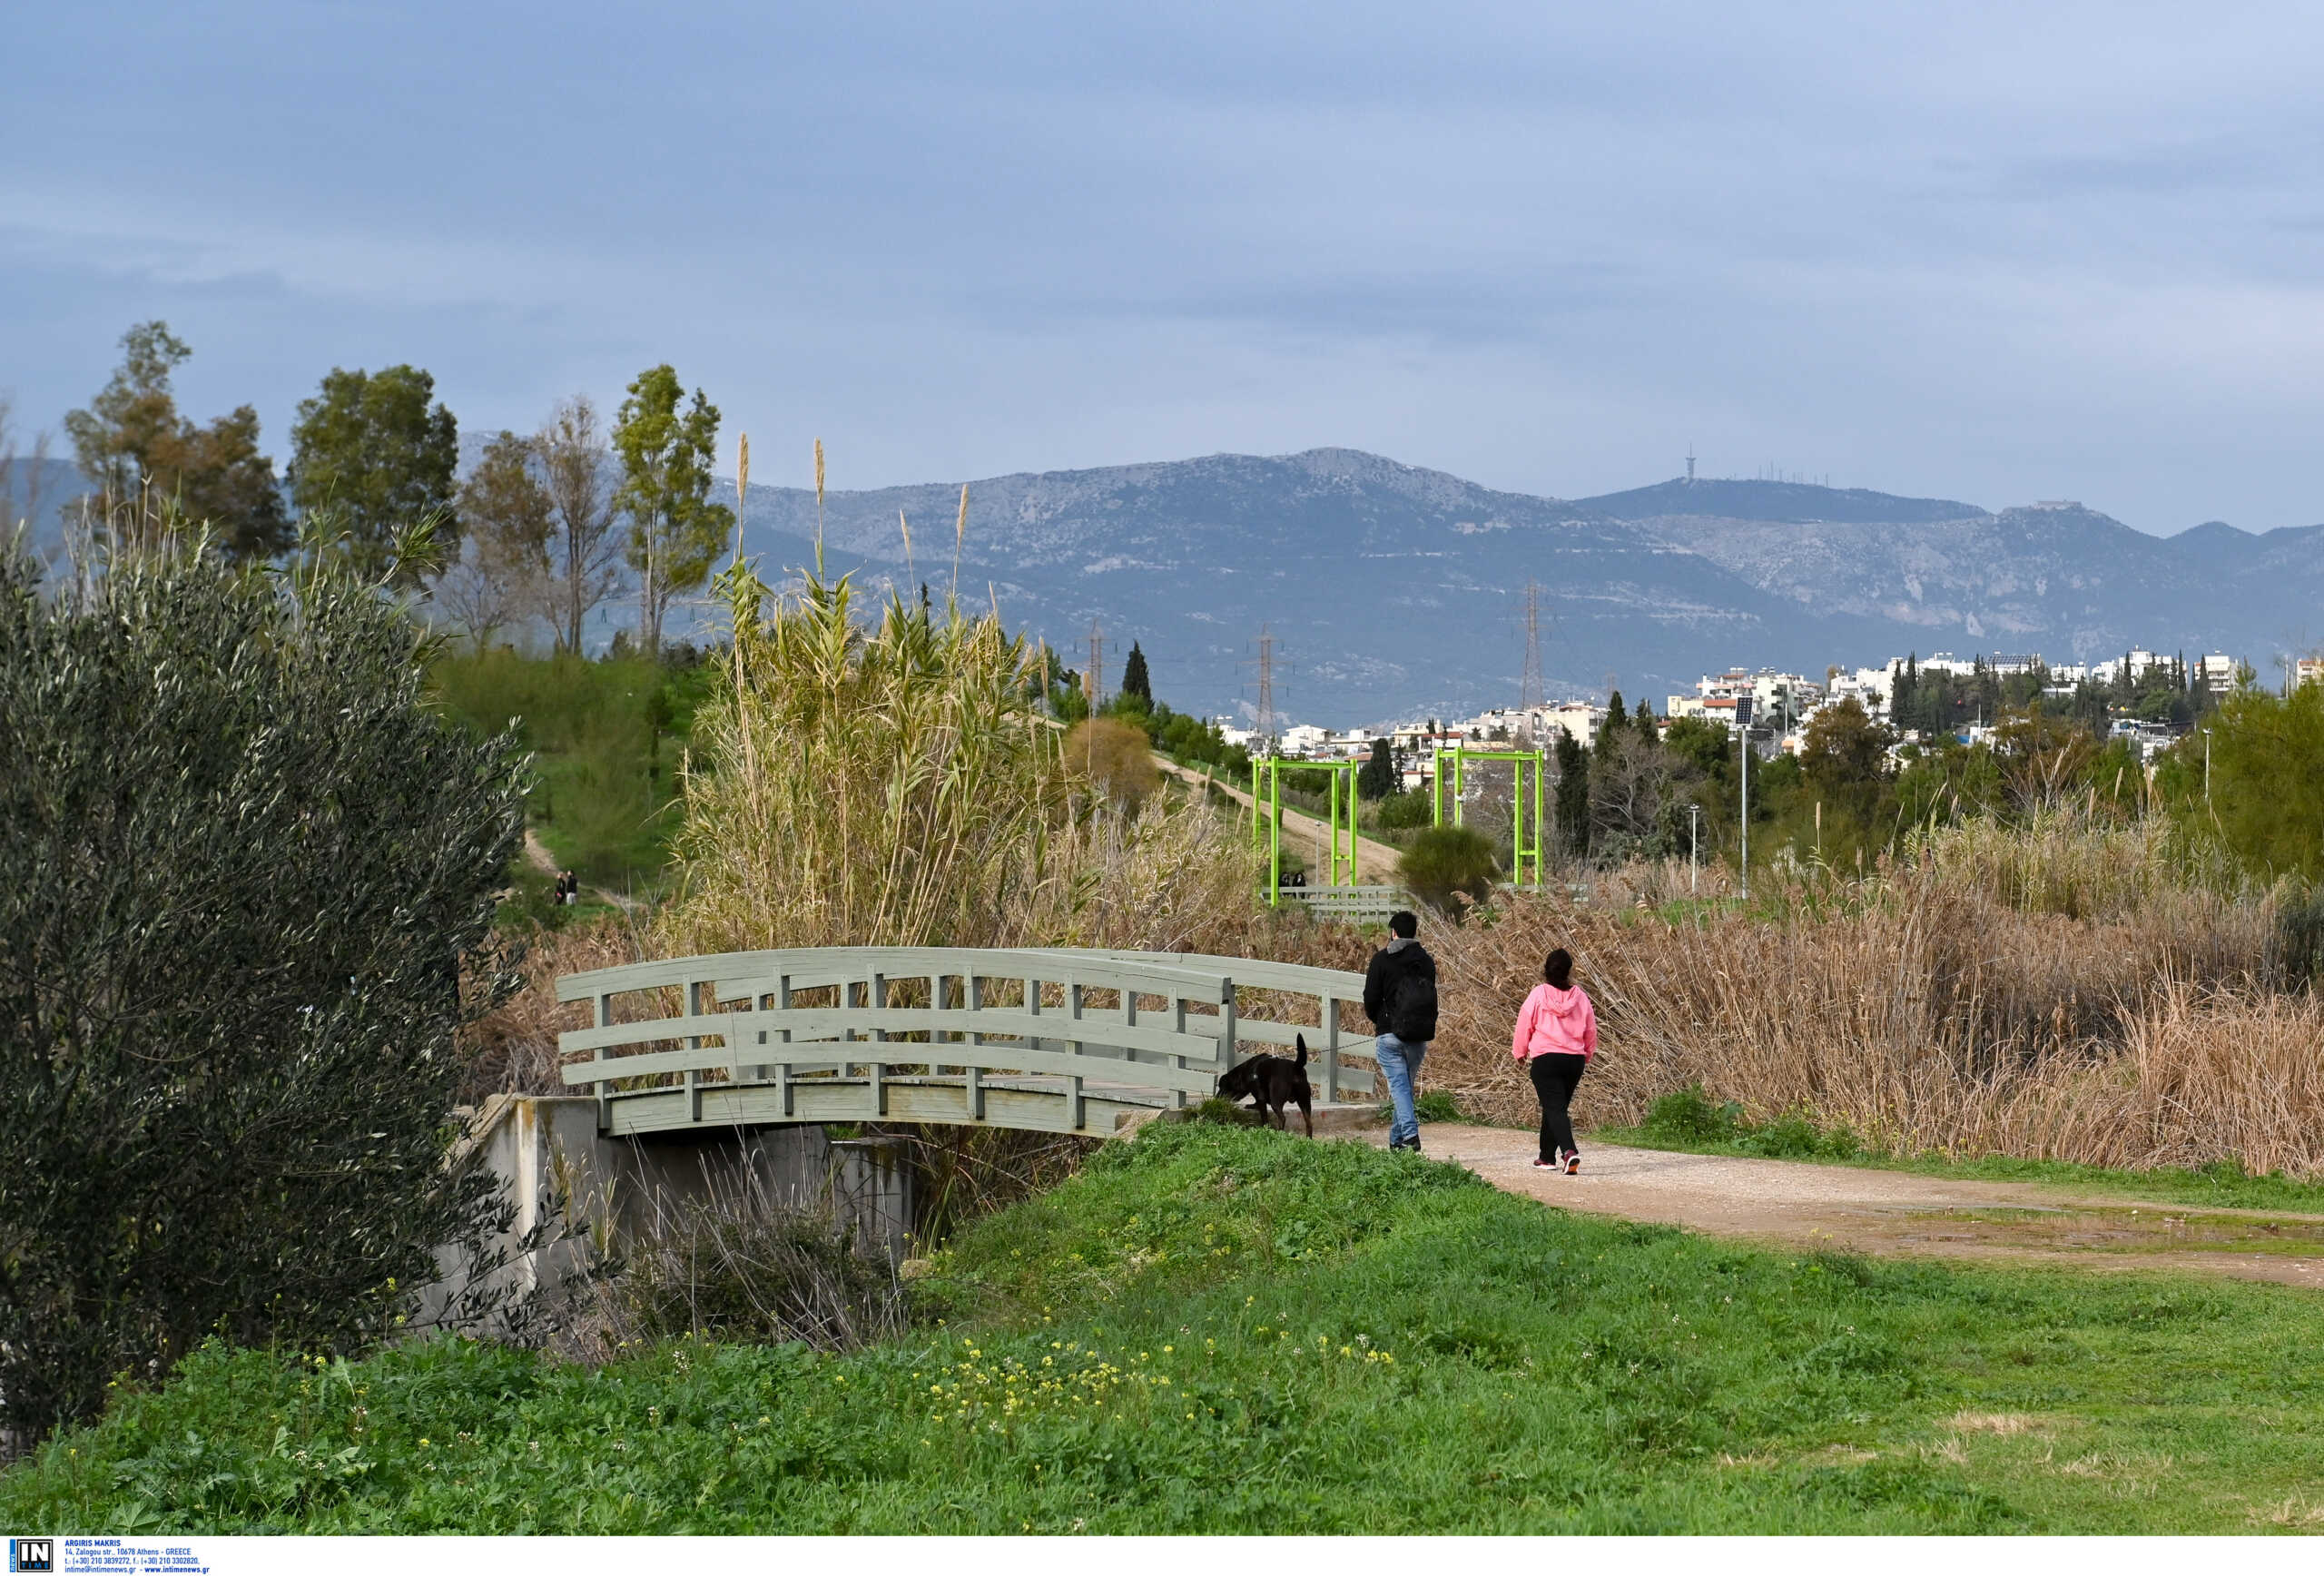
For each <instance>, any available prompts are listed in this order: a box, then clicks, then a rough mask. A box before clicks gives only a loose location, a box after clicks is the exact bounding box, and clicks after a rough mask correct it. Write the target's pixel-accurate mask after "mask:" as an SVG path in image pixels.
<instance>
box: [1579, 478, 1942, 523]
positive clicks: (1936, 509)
mask: <svg viewBox="0 0 2324 1577" xmlns="http://www.w3.org/2000/svg"><path fill="white" fill-rule="evenodd" d="M1573 507H1574V508H1576V509H1586V510H1588V511H1590V513H1591V514H1593V515H1601V516H1604V517H1606V518H1608V519H1610V520H1658V519H1662V518H1666V517H1686V516H1699V517H1706V518H1709V519H1718V520H1766V521H1771V522H1779V523H1786V524H1794V525H1799V524H1807V523H1811V522H1822V521H1827V520H1828V521H1835V522H1846V523H1849V524H1866V523H1879V524H1884V525H1909V524H1911V523H1913V522H1915V521H1925V520H1962V519H1966V518H1969V517H1973V516H1982V515H1984V510H1983V509H1980V508H1977V507H1976V506H1975V505H1974V504H1964V503H1961V502H1959V501H1958V500H1957V499H1953V498H1897V497H1896V495H1895V494H1893V493H1875V492H1872V491H1870V490H1869V489H1866V488H1818V487H1814V486H1811V485H1809V484H1807V483H1804V482H1747V481H1743V480H1740V479H1738V478H1704V479H1702V480H1700V481H1696V482H1689V481H1688V480H1686V479H1685V478H1678V479H1676V480H1673V481H1668V482H1657V483H1656V484H1655V485H1654V486H1652V487H1651V488H1631V489H1630V491H1629V492H1627V493H1601V494H1600V495H1599V496H1598V497H1597V498H1576V499H1575V500H1574V501H1573Z"/></svg>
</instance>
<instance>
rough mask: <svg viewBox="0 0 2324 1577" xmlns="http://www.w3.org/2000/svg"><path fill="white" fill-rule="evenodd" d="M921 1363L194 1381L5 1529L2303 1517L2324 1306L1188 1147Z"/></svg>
mask: <svg viewBox="0 0 2324 1577" xmlns="http://www.w3.org/2000/svg"><path fill="white" fill-rule="evenodd" d="M919 1292H920V1297H921V1315H922V1319H923V1324H922V1326H921V1328H920V1329H919V1330H918V1331H917V1332H916V1334H915V1335H914V1336H912V1337H911V1338H910V1339H908V1340H905V1341H903V1342H901V1343H896V1344H892V1345H886V1346H882V1347H879V1348H874V1349H871V1350H867V1351H863V1352H859V1353H855V1354H852V1355H844V1356H825V1355H816V1354H814V1353H812V1352H810V1351H808V1350H806V1349H804V1348H802V1347H795V1346H793V1347H779V1348H765V1347H754V1346H746V1345H713V1344H708V1343H685V1344H680V1345H673V1346H666V1347H663V1348H660V1349H657V1350H655V1351H651V1352H642V1353H640V1354H639V1355H636V1356H635V1357H634V1358H631V1359H628V1360H625V1361H623V1362H619V1363H615V1364H614V1365H610V1366H607V1367H606V1368H603V1369H597V1370H592V1369H588V1368H584V1367H580V1366H575V1365H559V1364H556V1363H552V1362H549V1361H547V1360H546V1359H544V1358H542V1357H540V1356H538V1355H535V1354H532V1353H528V1352H524V1351H517V1350H511V1349H505V1348H495V1347H490V1346H484V1345H474V1344H466V1343H452V1342H443V1343H438V1344H434V1345H422V1346H416V1347H412V1348H409V1349H407V1350H404V1351H400V1352H396V1353H391V1354H387V1355H380V1356H377V1357H374V1358H371V1359H369V1360H368V1361H365V1362H359V1363H355V1364H341V1363H339V1362H336V1361H332V1362H329V1363H322V1362H317V1361H313V1360H300V1359H296V1358H292V1357H290V1356H288V1355H275V1354H266V1353H251V1352H244V1353H227V1352H223V1351H211V1352H206V1353H203V1354H201V1355H197V1356H196V1357H195V1358H193V1359H192V1360H191V1361H190V1362H189V1363H188V1364H187V1365H186V1366H185V1368H184V1370H183V1371H182V1374H181V1375H179V1377H178V1378H177V1379H176V1380H175V1381H174V1382H173V1383H172V1384H171V1385H169V1386H168V1387H167V1388H165V1389H164V1390H162V1392H160V1393H158V1394H155V1395H123V1398H122V1399H121V1401H120V1402H119V1404H118V1405H116V1407H115V1409H114V1411H113V1414H111V1415H110V1416H109V1417H108V1418H107V1419H106V1420H105V1421H104V1423H103V1424H102V1425H100V1426H98V1427H96V1428H94V1429H91V1430H87V1431H84V1432H80V1433H77V1434H68V1435H65V1436H63V1437H60V1438H59V1439H57V1440H55V1441H54V1442H52V1443H51V1444H48V1445H47V1446H46V1447H44V1450H43V1452H42V1454H40V1455H39V1457H38V1458H37V1459H35V1460H34V1462H32V1463H30V1464H25V1465H23V1466H20V1467H19V1468H17V1469H15V1470H14V1471H13V1472H11V1473H10V1474H6V1475H5V1476H0V1520H5V1521H6V1522H8V1523H12V1524H15V1525H20V1526H25V1527H34V1528H43V1529H51V1530H57V1531H64V1530H82V1531H102V1530H104V1529H108V1528H118V1529H124V1530H127V1529H138V1530H146V1531H159V1530H162V1529H185V1530H208V1531H217V1532H226V1531H245V1530H259V1529H307V1530H312V1531H337V1530H357V1529H374V1530H388V1531H395V1532H401V1533H423V1532H476V1533H523V1532H539V1533H548V1532H558V1533H564V1532H571V1533H666V1532H676V1531H680V1530H692V1531H699V1532H714V1531H725V1532H786V1531H797V1532H861V1533H872V1532H890V1533H908V1532H990V1533H1016V1532H1022V1531H1026V1530H1034V1531H1039V1532H1050V1533H1068V1532H1088V1533H1128V1532H1185V1533H1195V1532H1201V1533H1233V1532H1251V1533H1260V1532H1278V1533H1287V1532H1299V1531H1307V1532H1350V1533H1353V1532H1431V1531H1442V1532H1452V1531H1461V1532H1640V1533H1644V1532H1676V1531H1702V1532H1709V1531H1737V1532H1740V1531H1760V1532H1792V1531H1818V1532H1835V1533H1837V1532H1850V1533H1901V1532H1955V1533H1970V1532H2002V1531H2049V1532H2067V1531H2072V1532H2088V1533H2097V1532H2111V1533H2127V1532H2166V1531H2170V1532H2175V1531H2246V1530H2250V1531H2270V1530H2277V1529H2300V1528H2315V1527H2319V1526H2324V1488H2319V1485H2318V1483H2317V1480H2316V1474H2315V1472H2314V1462H2315V1459H2316V1453H2317V1447H2318V1444H2319V1441H2324V1382H2319V1380H2318V1379H2317V1378H2316V1375H2317V1373H2318V1360H2319V1358H2324V1306H2319V1303H2318V1301H2317V1300H2316V1299H2315V1298H2314V1297H2313V1296H2309V1295H2306V1294H2303V1293H2299V1292H2295V1291H2290V1290H2286V1289H2282V1288H2277V1287H2270V1286H2230V1285H2223V1284H2211V1283H2201V1282H2196V1281H2191V1280H2176V1279H2171V1278H2167V1277H2162V1276H2146V1277H2140V1276H2104V1277H2102V1276H2078V1275H2072V1274H2064V1275H2045V1274H2035V1273H2029V1272H2022V1271H2000V1270H1983V1269H1974V1270H1971V1269H1958V1268H1951V1267H1936V1266H1932V1265H1924V1264H1914V1263H1870V1262H1866V1261H1862V1260H1856V1259H1852V1258H1847V1257H1791V1256H1786V1255H1782V1254H1771V1253H1765V1252H1757V1251H1752V1250H1748V1249H1744V1248H1740V1247H1735V1246H1732V1245H1728V1244H1723V1243H1718V1242H1714V1241H1710V1240H1707V1239H1703V1238H1699V1237H1690V1236H1688V1235H1685V1234H1682V1233H1679V1232H1676V1231H1672V1230H1668V1229H1663V1228H1655V1227H1636V1226H1628V1225H1621V1224H1617V1223H1612V1222H1608V1221H1604V1220H1600V1219H1595V1218H1591V1217H1581V1216H1573V1215H1569V1214H1566V1213H1563V1212H1561V1211H1557V1210H1552V1209H1548V1208H1545V1207H1541V1206H1539V1205H1536V1204H1534V1203H1531V1202H1530V1201H1527V1200H1523V1199H1519V1198H1512V1197H1510V1196H1506V1195H1502V1194H1500V1193H1497V1192H1495V1191H1493V1190H1492V1189H1491V1188H1486V1187H1485V1186H1483V1185H1482V1183H1480V1182H1478V1181H1477V1180H1475V1179H1474V1178H1472V1177H1470V1176H1469V1175H1468V1174H1466V1173H1464V1172H1462V1171H1460V1170H1458V1169H1457V1168H1452V1167H1449V1166H1445V1165H1443V1164H1440V1163H1435V1162H1431V1161H1427V1160H1424V1159H1422V1158H1416V1157H1410V1156H1397V1155H1388V1154H1384V1153H1381V1152H1378V1151H1374V1150H1373V1149H1371V1148H1368V1147H1364V1146H1360V1145H1354V1144H1312V1143H1308V1142H1305V1141H1301V1140H1297V1139H1294V1138H1287V1137H1285V1136H1282V1135H1277V1134H1273V1133H1268V1132H1264V1131H1253V1130H1247V1129H1214V1128H1207V1127H1197V1126H1186V1127H1173V1128H1168V1129H1160V1130H1156V1131H1153V1132H1151V1133H1149V1135H1148V1136H1147V1137H1146V1138H1141V1139H1140V1140H1139V1141H1138V1142H1137V1144H1136V1145H1134V1146H1122V1147H1109V1148H1108V1149H1107V1150H1106V1151H1104V1152H1103V1155H1102V1158H1101V1159H1100V1160H1099V1161H1098V1162H1097V1163H1096V1164H1093V1166H1092V1167H1091V1168H1090V1169H1089V1170H1088V1172H1086V1173H1085V1174H1084V1175H1082V1176H1081V1177H1079V1178H1076V1179H1074V1180H1072V1181H1070V1182H1068V1183H1067V1184H1066V1185H1064V1186H1063V1187H1061V1188H1059V1189H1057V1190H1056V1191H1055V1192H1054V1193H1052V1194H1050V1195H1048V1196H1046V1197H1044V1198H1039V1199H1037V1200H1034V1201H1031V1202H1029V1203H1027V1204H1024V1205H1021V1206H1019V1207H1015V1208H1012V1209H1010V1210H1008V1211H1005V1212H1003V1213H1001V1214H1000V1215H998V1216H995V1217H990V1218H988V1219H987V1220H986V1221H984V1222H982V1223H980V1225H978V1226H977V1227H974V1228H972V1229H971V1230H970V1232H969V1233H968V1234H967V1235H966V1236H965V1237H963V1239H962V1240H961V1241H960V1242H959V1244H958V1245H957V1246H956V1247H953V1248H952V1249H951V1250H950V1251H949V1252H947V1253H946V1254H944V1255H943V1256H941V1257H940V1259H939V1261H938V1264H937V1269H936V1271H935V1273H934V1274H933V1275H932V1276H930V1277H928V1278H926V1279H925V1280H923V1281H922V1282H921V1283H920V1284H919Z"/></svg>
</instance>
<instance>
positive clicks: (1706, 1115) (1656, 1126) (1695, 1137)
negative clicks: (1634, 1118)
mask: <svg viewBox="0 0 2324 1577" xmlns="http://www.w3.org/2000/svg"><path fill="white" fill-rule="evenodd" d="M1741 1115H1742V1108H1740V1107H1738V1106H1737V1105H1736V1104H1735V1103H1734V1102H1733V1101H1727V1102H1724V1103H1714V1102H1713V1101H1712V1100H1711V1099H1710V1097H1709V1096H1708V1095H1706V1094H1704V1093H1703V1087H1702V1086H1701V1085H1699V1084H1689V1085H1688V1086H1687V1087H1686V1088H1685V1089H1674V1090H1672V1091H1671V1092H1670V1093H1669V1094H1668V1095H1661V1096H1657V1097H1656V1098H1655V1099H1654V1103H1653V1104H1652V1105H1651V1106H1649V1107H1648V1108H1647V1109H1646V1120H1645V1121H1644V1122H1643V1123H1641V1124H1640V1125H1639V1126H1640V1128H1642V1129H1644V1130H1645V1131H1646V1132H1647V1133H1648V1134H1649V1135H1651V1136H1652V1137H1654V1138H1665V1139H1677V1140H1679V1141H1681V1142H1683V1143H1688V1144H1718V1143H1720V1142H1722V1141H1724V1140H1727V1139H1729V1138H1734V1137H1735V1121H1736V1119H1737V1118H1738V1117H1740V1116H1741Z"/></svg>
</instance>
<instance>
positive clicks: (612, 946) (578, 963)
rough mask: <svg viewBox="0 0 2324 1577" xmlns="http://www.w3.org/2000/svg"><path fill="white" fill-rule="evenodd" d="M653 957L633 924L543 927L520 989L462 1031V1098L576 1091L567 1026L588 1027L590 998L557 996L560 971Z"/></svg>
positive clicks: (612, 921)
mask: <svg viewBox="0 0 2324 1577" xmlns="http://www.w3.org/2000/svg"><path fill="white" fill-rule="evenodd" d="M650 956H652V955H651V954H649V953H647V952H646V951H645V949H644V946H643V943H642V942H641V941H640V939H639V937H638V934H637V932H636V931H635V930H634V929H633V928H632V927H631V925H630V924H629V922H627V921H625V920H623V919H620V918H609V919H606V920H602V921H599V922H596V923H595V924H585V925H576V926H573V927H571V928H570V929H568V930H565V931H536V932H535V933H534V934H533V936H532V937H531V939H530V940H529V941H527V945H526V949H525V956H524V958H523V960H522V961H521V962H520V963H519V964H518V966H517V967H518V971H519V974H520V976H521V979H522V981H523V984H522V986H521V987H520V988H519V989H518V991H517V993H516V994H515V995H514V996H512V997H510V998H509V999H508V1000H507V1001H506V1002H503V1003H502V1004H501V1005H500V1006H499V1007H498V1008H497V1009H495V1010H493V1011H492V1012H490V1013H488V1014H487V1015H485V1016H484V1018H482V1019H481V1020H478V1021H477V1022H476V1023H475V1024H473V1025H470V1026H469V1027H468V1030H466V1031H465V1032H464V1033H463V1035H462V1037H461V1049H462V1050H463V1051H464V1052H465V1053H466V1055H467V1058H468V1069H467V1076H466V1079H465V1081H464V1083H463V1085H462V1088H461V1096H460V1098H461V1099H462V1100H464V1101H467V1102H468V1103H469V1104H470V1105H475V1104H477V1103H479V1102H481V1101H482V1100H483V1099H484V1098H485V1097H486V1096H487V1095H494V1094H497V1093H499V1092H500V1091H502V1090H507V1091H510V1092H513V1093H516V1094H521V1095H569V1094H571V1093H572V1091H571V1090H569V1089H566V1086H565V1084H564V1082H563V1081H562V1080H560V1079H558V1078H557V1075H556V1070H557V1069H558V1067H559V1066H560V1065H561V1064H562V1063H563V1062H564V1060H565V1059H563V1058H561V1057H560V1056H559V1055H558V1054H557V1050H556V1036H557V1031H558V1030H581V1029H586V1028H587V1027H588V1023H589V1004H588V1003H586V1002H560V1001H558V1000H556V977H557V976H559V975H567V974H574V973H577V972H578V971H582V970H599V969H606V968H609V967H611V966H612V965H615V964H624V963H635V962H636V961H638V960H640V959H643V958H647V957H650Z"/></svg>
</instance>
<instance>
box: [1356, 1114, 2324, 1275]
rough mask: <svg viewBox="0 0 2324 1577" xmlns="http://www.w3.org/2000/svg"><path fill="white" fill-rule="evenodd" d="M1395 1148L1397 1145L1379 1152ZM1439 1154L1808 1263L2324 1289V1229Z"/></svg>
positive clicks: (1599, 1151)
mask: <svg viewBox="0 0 2324 1577" xmlns="http://www.w3.org/2000/svg"><path fill="white" fill-rule="evenodd" d="M1371 1137H1372V1138H1373V1142H1374V1143H1385V1142H1386V1136H1385V1134H1384V1133H1374V1135H1373V1136H1371ZM1421 1142H1422V1144H1423V1146H1424V1147H1425V1148H1426V1151H1427V1153H1428V1154H1430V1155H1432V1156H1434V1157H1437V1158H1440V1159H1443V1160H1450V1161H1456V1162H1458V1163H1460V1164H1461V1165H1462V1166H1464V1167H1467V1168H1469V1169H1470V1170H1471V1171H1473V1172H1475V1173H1476V1174H1477V1175H1478V1176H1479V1177H1481V1178H1484V1179H1485V1180H1486V1181H1487V1182H1489V1183H1492V1185H1493V1186H1494V1187H1495V1188H1503V1189H1506V1190H1507V1191H1509V1192H1510V1193H1512V1194H1522V1195H1524V1196H1526V1197H1527V1198H1534V1199H1540V1200H1541V1201H1543V1202H1544V1203H1546V1204H1551V1205H1562V1206H1566V1207H1571V1208H1572V1209H1576V1210H1589V1211H1592V1212H1596V1213H1599V1214H1602V1215H1608V1216H1620V1217H1627V1218H1629V1219H1630V1220H1634V1221H1660V1222H1667V1223H1669V1224H1670V1225H1672V1226H1676V1227H1690V1228H1692V1229H1694V1230H1696V1231H1698V1232H1710V1233H1716V1234H1719V1235H1721V1236H1726V1237H1755V1238H1760V1239H1772V1240H1774V1241H1777V1242H1780V1243H1786V1244H1789V1245H1792V1246H1794V1247H1800V1248H1828V1249H1842V1250H1851V1251H1854V1252H1857V1253H1864V1254H1921V1255H1935V1256H1942V1257H1952V1258H1997V1257H2005V1258H2010V1259H2015V1260H2019V1261H2025V1260H2033V1261H2035V1262H2040V1263H2046V1264H2052V1265H2073V1266H2078V1267H2089V1268H2099V1269H2109V1270H2132V1269H2142V1270H2143V1269H2156V1270H2162V1269H2171V1270H2194V1271H2205V1272H2209V1273H2211V1274H2213V1275H2218V1276H2236V1277H2239V1278H2241V1279H2244V1280H2249V1281H2274V1282H2281V1283H2284V1284H2286V1285H2288V1286H2312V1287H2324V1216H2315V1215H2302V1214H2299V1213H2297V1212H2289V1211H2281V1210H2223V1209H2216V1208H2212V1207H2207V1206H2190V1205H2170V1204H2160V1203H2154V1202H2151V1201H2148V1200H2142V1199H2133V1198H2117V1197H2113V1196H2109V1195H2097V1194H2087V1193H2081V1192H2077V1191H2075V1190H2074V1189H2073V1188H2061V1187H2053V1186H2049V1185H2043V1184H2037V1183H1988V1182H1975V1181H1971V1180H1968V1179H1965V1178H1964V1179H1955V1178H1930V1177H1922V1176H1919V1175H1917V1174H1915V1173H1911V1172H1886V1171H1875V1170H1872V1169H1870V1168H1861V1167H1833V1166H1818V1165H1816V1164H1815V1163H1812V1162H1807V1161H1770V1160H1753V1159H1747V1158H1738V1157H1732V1156H1695V1155H1681V1154H1677V1153H1673V1152H1671V1151H1667V1150H1641V1149H1629V1148H1623V1147H1620V1146H1616V1145H1603V1144H1591V1145H1589V1146H1588V1147H1587V1148H1585V1149H1584V1151H1583V1152H1582V1154H1583V1161H1582V1168H1583V1169H1582V1172H1581V1176H1579V1177H1572V1178H1569V1177H1567V1176H1565V1175H1564V1174H1562V1173H1558V1172H1542V1171H1536V1170H1534V1169H1533V1166H1532V1160H1533V1155H1534V1137H1533V1135H1531V1133H1521V1132H1518V1131H1515V1130H1513V1129H1495V1128H1472V1127H1469V1126H1466V1125H1463V1124H1455V1123H1431V1124H1430V1125H1428V1126H1427V1127H1425V1128H1423V1129H1421Z"/></svg>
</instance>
